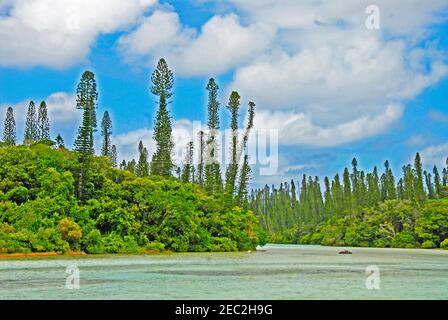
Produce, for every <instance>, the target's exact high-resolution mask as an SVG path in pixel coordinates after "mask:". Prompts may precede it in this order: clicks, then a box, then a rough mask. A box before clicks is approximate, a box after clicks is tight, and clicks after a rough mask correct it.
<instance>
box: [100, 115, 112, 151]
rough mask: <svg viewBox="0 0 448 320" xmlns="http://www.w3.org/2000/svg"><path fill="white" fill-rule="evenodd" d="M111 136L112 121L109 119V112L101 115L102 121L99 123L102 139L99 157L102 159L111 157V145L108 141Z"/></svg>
mask: <svg viewBox="0 0 448 320" xmlns="http://www.w3.org/2000/svg"><path fill="white" fill-rule="evenodd" d="M111 135H112V120H111V119H110V116H109V112H108V111H105V112H104V115H103V120H102V121H101V136H102V137H103V144H102V147H101V155H102V156H104V157H111V156H112V143H111V141H110V136H111Z"/></svg>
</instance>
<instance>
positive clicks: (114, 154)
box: [110, 145, 118, 168]
mask: <svg viewBox="0 0 448 320" xmlns="http://www.w3.org/2000/svg"><path fill="white" fill-rule="evenodd" d="M110 158H111V164H112V167H114V168H117V167H118V153H117V147H116V146H115V145H112V148H111V152H110Z"/></svg>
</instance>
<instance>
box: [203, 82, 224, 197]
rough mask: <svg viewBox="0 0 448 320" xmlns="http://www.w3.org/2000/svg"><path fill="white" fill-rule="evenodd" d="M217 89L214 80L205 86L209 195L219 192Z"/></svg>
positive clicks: (206, 170)
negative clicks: (206, 94) (206, 98)
mask: <svg viewBox="0 0 448 320" xmlns="http://www.w3.org/2000/svg"><path fill="white" fill-rule="evenodd" d="M218 90H219V87H218V85H217V84H216V82H215V80H214V79H210V80H209V82H208V85H207V91H208V123H207V124H208V137H207V144H206V150H207V152H206V164H205V190H206V191H207V192H208V193H209V194H213V193H218V192H221V191H222V189H223V187H222V177H221V167H220V164H219V160H218V148H219V146H218V130H219V102H218Z"/></svg>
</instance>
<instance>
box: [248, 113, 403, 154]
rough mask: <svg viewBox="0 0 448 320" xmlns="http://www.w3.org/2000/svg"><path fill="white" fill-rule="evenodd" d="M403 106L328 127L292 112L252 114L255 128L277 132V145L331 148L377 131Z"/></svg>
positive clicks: (383, 127)
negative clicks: (278, 139) (278, 143)
mask: <svg viewBox="0 0 448 320" xmlns="http://www.w3.org/2000/svg"><path fill="white" fill-rule="evenodd" d="M403 109H404V108H403V106H401V105H389V106H387V107H386V109H385V110H383V111H382V112H380V113H378V114H373V115H370V116H369V115H363V116H360V117H358V118H356V119H353V120H351V121H342V122H340V123H339V124H335V125H332V126H321V125H318V124H316V123H315V122H314V121H313V119H312V118H311V117H310V116H308V115H306V114H304V113H298V112H295V111H288V112H283V111H278V112H276V111H259V112H258V113H257V115H256V117H255V127H256V128H257V129H261V128H263V129H272V130H278V131H279V138H280V141H279V142H280V144H283V145H302V146H309V147H332V146H338V145H343V144H347V143H350V142H353V141H357V140H361V139H364V138H368V137H371V136H374V135H376V134H379V133H381V132H383V131H385V130H387V129H388V128H389V127H390V126H391V125H392V124H393V123H394V122H395V121H397V120H398V119H400V118H401V116H402V114H403Z"/></svg>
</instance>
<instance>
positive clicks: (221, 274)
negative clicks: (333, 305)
mask: <svg viewBox="0 0 448 320" xmlns="http://www.w3.org/2000/svg"><path fill="white" fill-rule="evenodd" d="M344 249H345V248H344ZM340 250H341V249H340V248H328V247H318V246H317V247H316V246H279V245H270V246H266V247H264V248H260V249H259V250H258V251H257V252H252V253H186V254H170V255H166V254H163V255H147V256H120V255H118V256H117V255H112V256H87V257H77V258H68V257H57V258H33V259H17V260H0V299H212V300H221V299H230V300H232V299H294V300H295V299H297V300H301V299H448V251H443V250H413V249H373V248H350V249H349V250H350V251H352V252H353V254H352V255H339V254H338V252H339V251H340ZM71 265H76V266H77V267H78V268H79V271H80V288H79V290H69V289H66V279H67V276H68V274H67V273H66V268H67V266H71ZM368 266H377V267H378V268H379V271H380V289H379V290H368V289H367V288H366V279H367V277H368V275H367V274H366V268H367V267H368Z"/></svg>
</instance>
